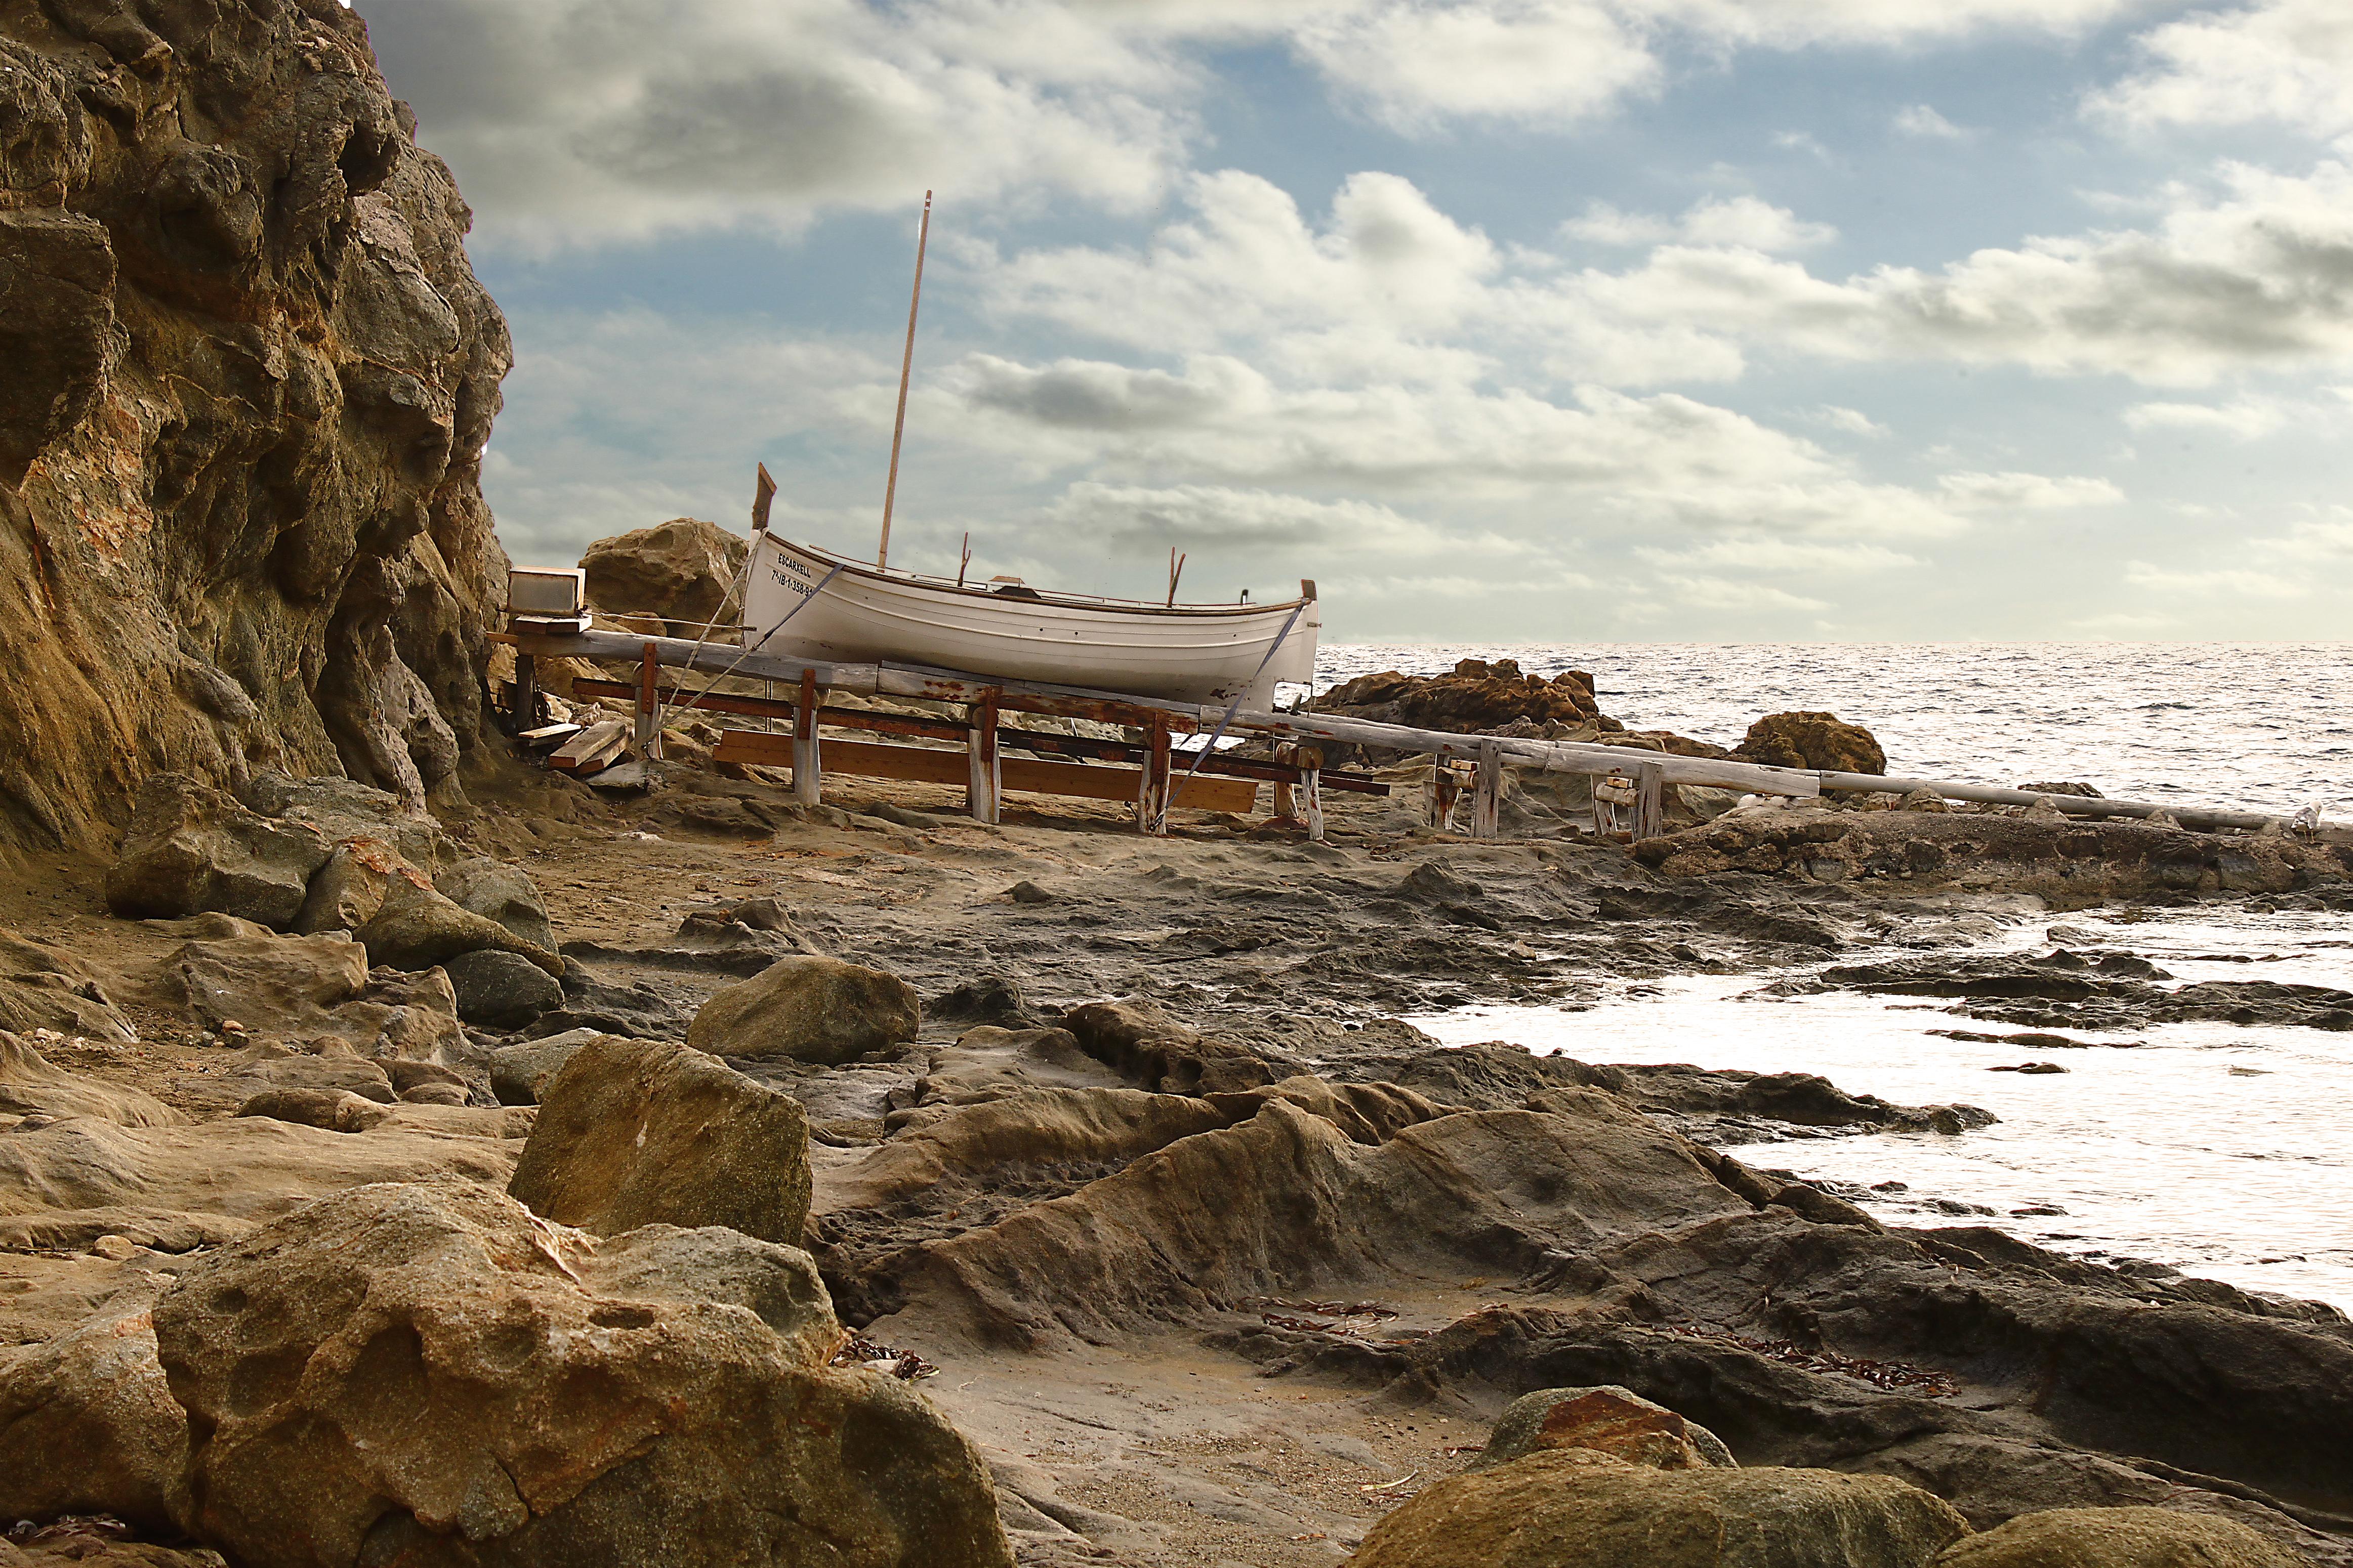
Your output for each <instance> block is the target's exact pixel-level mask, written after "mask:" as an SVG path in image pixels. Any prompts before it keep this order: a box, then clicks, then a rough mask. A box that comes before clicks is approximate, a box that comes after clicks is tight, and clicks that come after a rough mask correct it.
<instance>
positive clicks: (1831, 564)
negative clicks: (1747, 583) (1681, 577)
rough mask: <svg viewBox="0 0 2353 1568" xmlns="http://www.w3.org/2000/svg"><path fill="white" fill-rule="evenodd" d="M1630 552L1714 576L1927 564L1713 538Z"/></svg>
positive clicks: (1802, 545)
mask: <svg viewBox="0 0 2353 1568" xmlns="http://www.w3.org/2000/svg"><path fill="white" fill-rule="evenodd" d="M1634 553H1635V554H1636V555H1638V556H1640V557H1641V559H1642V560H1644V561H1647V562H1650V563H1651V564H1652V565H1655V566H1663V567H1685V568H1697V569H1701V570H1704V571H1717V572H1784V573H1797V574H1802V575H1805V576H1809V577H1851V576H1858V575H1862V574H1868V573H1873V572H1892V571H1895V570H1897V569H1899V568H1902V567H1906V566H1923V565H1926V564H1927V563H1926V562H1925V561H1923V560H1921V559H1920V558H1919V557H1918V556H1916V555H1905V554H1904V553H1902V552H1899V551H1894V550H1890V549H1888V548H1886V547H1885V546H1884V545H1879V544H1868V543H1861V542H1840V543H1825V542H1817V541H1810V540H1799V539H1777V538H1771V537H1746V538H1736V539H1714V540H1709V541H1707V542H1704V543H1701V544H1695V545H1693V546H1692V547H1690V548H1689V549H1685V550H1659V549H1653V548H1649V547H1644V548H1641V549H1637V550H1636V551H1635V552H1634Z"/></svg>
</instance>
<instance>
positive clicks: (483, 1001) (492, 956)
mask: <svg viewBox="0 0 2353 1568" xmlns="http://www.w3.org/2000/svg"><path fill="white" fill-rule="evenodd" d="M441 969H442V971H443V973H446V974H448V976H449V989H450V991H451V993H452V994H455V995H456V997H457V999H458V1016H459V1017H460V1018H463V1019H464V1020H466V1022H468V1023H469V1024H480V1025H483V1026H487V1027H490V1028H493V1029H520V1028H522V1026H524V1025H526V1024H528V1023H530V1022H531V1021H532V1020H533V1019H534V1018H537V1017H538V1016H540V1015H541V1014H543V1013H548V1012H553V1011H554V1009H556V1008H558V1007H561V1006H562V1005H564V987H563V986H562V985H561V984H557V982H556V981H555V980H554V977H553V976H551V975H550V974H549V973H547V971H545V970H544V969H542V968H541V967H540V966H539V965H538V964H536V963H533V962H532V961H531V960H530V959H527V958H524V957H522V955H520V954H518V953H512V952H499V951H497V950H495V949H491V948H482V949H478V950H477V951H475V952H461V953H459V955H458V956H457V957H455V958H451V959H445V960H444V961H443V962H442V964H441Z"/></svg>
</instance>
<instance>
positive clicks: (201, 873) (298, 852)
mask: <svg viewBox="0 0 2353 1568" xmlns="http://www.w3.org/2000/svg"><path fill="white" fill-rule="evenodd" d="M329 849H330V846H329V845H328V842H327V840H326V838H325V837H323V836H322V834H320V832H319V831H318V830H317V829H316V828H313V827H309V826H303V825H302V824H300V823H289V822H280V821H279V820H277V819H275V818H273V817H266V816H259V815H257V814H256V813H254V812H251V811H248V810H247V809H246V808H245V807H244V806H243V805H240V804H238V803H237V800H235V799H234V798H233V797H231V796H230V795H227V794H226V793H224V792H222V791H220V790H217V789H215V788H213V787H212V786H211V785H209V784H204V783H201V782H200V781H198V780H195V779H193V778H189V777H186V776H185V775H184V774H180V773H157V774H156V775H154V776H153V778H150V779H149V780H148V781H147V783H146V784H145V785H144V786H143V787H142V789H141V790H140V792H139V803H138V806H137V809H136V810H135V811H134V813H133V814H132V818H131V826H130V828H129V830H128V831H127V832H126V833H125V834H124V835H123V839H122V851H121V855H120V856H119V857H118V858H116V860H115V862H114V865H113V866H112V867H111V868H110V869H109V870H108V871H107V873H106V903H107V907H108V908H109V909H111V910H113V911H114V912H115V913H116V914H118V915H122V916H125V917H128V918H133V919H137V918H146V917H153V918H157V919H169V918H172V917H175V916H181V915H193V914H199V913H202V912H204V911H206V910H217V911H219V912H220V913H223V914H228V915H235V916H237V918H238V919H240V920H249V921H257V922H259V924H262V925H266V926H277V927H283V926H287V925H290V924H291V923H292V922H293V920H294V917H295V915H296V914H297V913H298V912H299V911H300V910H301V908H302V900H303V898H304V896H305V894H306V893H307V892H308V890H309V887H310V880H311V873H312V872H314V871H316V870H317V869H318V868H320V867H322V866H323V865H325V864H326V861H327V856H328V853H329Z"/></svg>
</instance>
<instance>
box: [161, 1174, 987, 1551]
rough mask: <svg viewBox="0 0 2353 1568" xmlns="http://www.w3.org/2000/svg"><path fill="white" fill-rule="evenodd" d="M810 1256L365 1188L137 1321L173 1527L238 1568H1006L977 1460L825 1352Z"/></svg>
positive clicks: (482, 1199) (455, 1193)
mask: <svg viewBox="0 0 2353 1568" xmlns="http://www.w3.org/2000/svg"><path fill="white" fill-rule="evenodd" d="M831 1318H832V1314H831V1310H830V1309H829V1307H828V1304H827V1303H826V1300H825V1296H824V1290H823V1288H822V1287H821V1286H819V1285H818V1283H817V1280H816V1278H815V1275H814V1271H813V1270H812V1269H810V1268H809V1265H808V1259H807V1256H806V1255H805V1254H802V1253H799V1252H797V1251H795V1250H793V1249H791V1248H789V1247H777V1246H775V1245H773V1244H771V1243H766V1242H761V1241H754V1240H753V1239H751V1238H750V1237H743V1236H738V1235H735V1234H733V1233H732V1232H728V1231H724V1230H716V1229H713V1230H704V1231H683V1232H682V1231H680V1230H677V1229H674V1228H673V1227H670V1226H650V1227H648V1228H646V1229H643V1230H638V1231H633V1232H631V1233H629V1234H628V1236H625V1237H618V1238H616V1239H615V1240H613V1241H610V1242H607V1243H604V1244H602V1245H598V1244H595V1243H591V1242H589V1241H587V1240H586V1238H585V1237H581V1236H580V1234H579V1233H578V1232H574V1231H564V1230H560V1229H555V1228H552V1227H550V1226H547V1225H545V1224H543V1222H541V1221H539V1220H537V1219H534V1218H533V1216H532V1215H530V1214H529V1213H528V1212H527V1211H526V1210H525V1209H524V1208H523V1207H522V1205H519V1204H517V1203H514V1202H513V1201H512V1200H511V1199H508V1198H506V1197H504V1196H501V1195H500V1194H496V1193H493V1192H489V1191H486V1190H484V1189H481V1188H480V1187H476V1186H472V1185H467V1184H433V1185H422V1186H416V1185H377V1186H369V1187H362V1188H358V1189H355V1190H353V1191H352V1192H348V1193H344V1194H339V1195H337V1196H334V1197H332V1198H329V1199H327V1200H326V1201H324V1202H322V1203H319V1204H314V1205H311V1207H309V1208H307V1209H305V1210H304V1211H302V1212H301V1214H300V1215H291V1216H289V1217H288V1218H287V1219H286V1220H284V1221H282V1222H280V1223H279V1224H277V1225H274V1226H269V1227H268V1228H267V1229H264V1230H262V1231H259V1232H257V1233H256V1234H255V1235H253V1236H252V1237H248V1238H247V1239H246V1240H245V1241H243V1242H240V1243H238V1244H237V1245H235V1246H233V1247H226V1248H223V1249H221V1250H220V1251H218V1252H216V1253H214V1254H211V1255H209V1256H207V1257H206V1258H204V1259H203V1260H202V1261H200V1262H198V1263H197V1264H195V1266H194V1267H192V1268H189V1269H188V1270H187V1271H186V1272H185V1274H184V1275H183V1276H182V1277H181V1278H180V1279H179V1280H178V1282H177V1283H175V1284H174V1285H173V1286H172V1287H171V1288H170V1289H167V1290H166V1291H165V1292H164V1295H163V1297H162V1299H161V1300H159V1301H158V1303H157V1305H156V1308H155V1312H154V1324H155V1337H156V1342H157V1349H158V1353H159V1356H160V1359H161V1362H162V1364H163V1367H164V1373H165V1374H166V1376H167V1377H168V1378H169V1380H170V1386H171V1390H172V1393H173V1394H174V1397H175V1398H176V1399H177V1400H178V1401H179V1402H180V1403H181V1404H182V1405H185V1407H186V1409H187V1412H188V1415H189V1423H188V1428H187V1430H188V1433H189V1436H190V1452H189V1456H188V1466H187V1471H186V1478H187V1523H188V1524H189V1526H190V1527H191V1529H192V1530H193V1531H194V1532H195V1534H196V1535H197V1536H198V1537H199V1538H201V1539H203V1540H205V1541H206V1542H210V1543H212V1544H214V1545H216V1546H218V1547H220V1548H221V1549H222V1550H224V1551H225V1552H229V1553H230V1554H232V1555H233V1556H234V1557H235V1558H236V1559H237V1561H238V1562H241V1563H249V1564H252V1565H253V1568H314V1565H317V1564H323V1563H353V1562H386V1563H389V1562H401V1563H420V1564H426V1563H449V1564H457V1563H472V1564H484V1565H511V1568H540V1565H545V1568H558V1565H570V1564H576V1563H609V1564H614V1565H615V1568H654V1565H656V1564H660V1565H663V1568H697V1565H701V1564H712V1565H716V1564H721V1563H745V1562H758V1563H770V1562H776V1563H815V1562H818V1561H828V1562H852V1563H871V1564H873V1565H875V1568H918V1565H922V1568H1010V1564H1011V1561H1012V1559H1011V1555H1010V1553H1009V1552H1008V1548H1007V1545H1006V1541H1005V1536H1004V1532H1003V1529H1002V1527H1001V1526H1000V1525H999V1523H998V1521H997V1500H996V1495H995V1492H994V1490H993V1489H992V1488H991V1486H990V1483H989V1479H988V1472H987V1468H985V1467H984V1466H983V1465H982V1463H981V1461H980V1458H979V1456H978V1455H977V1454H976V1452H975V1451H974V1450H973V1449H972V1447H970V1446H969V1445H968V1444H966V1443H965V1440H964V1439H963V1438H962V1437H961V1436H958V1435H957V1434H956V1432H955V1430H954V1429H953V1428H952V1427H950V1426H948V1425H947V1423H946V1422H945V1421H944V1420H943V1419H942V1418H941V1417H940V1416H939V1415H937V1414H936V1413H935V1412H934V1410H933V1409H932V1408H931V1407H930V1405H927V1404H926V1403H925V1402H924V1401H923V1398H922V1397H921V1396H920V1395H918V1394H914V1393H913V1391H912V1390H910V1389H909V1388H908V1387H907V1386H906V1384H903V1383H900V1382H898V1381H896V1380H894V1379H892V1378H890V1377H887V1376H883V1375H880V1374H877V1373H871V1372H865V1371H834V1370H829V1369H828V1368H827V1367H826V1366H825V1364H824V1361H825V1358H826V1355H827V1354H828V1352H830V1350H831V1348H832V1343H833V1342H834V1340H835V1339H836V1338H837V1337H838V1333H837V1331H833V1330H832V1329H831Z"/></svg>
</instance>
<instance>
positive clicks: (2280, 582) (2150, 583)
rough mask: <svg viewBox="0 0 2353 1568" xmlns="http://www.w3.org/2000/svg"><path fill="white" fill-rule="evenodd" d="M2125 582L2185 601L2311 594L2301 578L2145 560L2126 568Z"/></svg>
mask: <svg viewBox="0 0 2353 1568" xmlns="http://www.w3.org/2000/svg"><path fill="white" fill-rule="evenodd" d="M2124 580H2125V582H2126V584H2128V585H2129V586H2132V587H2135V588H2147V589H2149V590H2151V591H2153V592H2156V593H2160V594H2172V595H2180V596H2182V597H2185V598H2203V597H2205V596H2207V595H2212V594H2234V595H2239V596H2241V597H2242V598H2250V599H2301V598H2303V597H2304V596H2305V595H2307V594H2309V593H2311V592H2312V586H2311V584H2309V583H2306V582H2305V581H2304V580H2303V579H2301V578H2295V577H2283V576H2275V575H2274V574H2271V573H2268V572H2255V571H2251V570H2249V569H2248V568H2246V567H2243V566H2224V567H2215V568H2211V569H2209V570H2205V571H2195V570H2193V571H2178V570H2174V569H2171V568H2168V567H2163V566H2155V565H2152V564H2150V563H2148V562H2146V561H2133V562H2127V563H2126V565H2125V574H2124Z"/></svg>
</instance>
